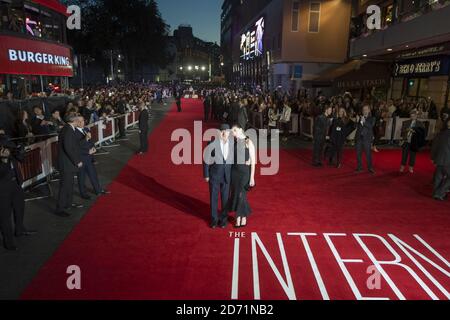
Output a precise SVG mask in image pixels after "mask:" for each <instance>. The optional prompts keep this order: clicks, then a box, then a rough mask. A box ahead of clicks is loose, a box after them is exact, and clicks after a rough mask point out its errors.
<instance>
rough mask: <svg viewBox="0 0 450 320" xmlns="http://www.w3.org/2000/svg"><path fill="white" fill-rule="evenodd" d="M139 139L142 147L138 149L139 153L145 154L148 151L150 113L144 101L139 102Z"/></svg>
mask: <svg viewBox="0 0 450 320" xmlns="http://www.w3.org/2000/svg"><path fill="white" fill-rule="evenodd" d="M139 110H140V114H139V140H140V143H141V147H140V149H139V151H138V154H139V155H143V154H144V153H147V152H148V121H149V119H150V114H149V112H148V109H147V107H146V106H145V103H144V102H141V103H140V104H139Z"/></svg>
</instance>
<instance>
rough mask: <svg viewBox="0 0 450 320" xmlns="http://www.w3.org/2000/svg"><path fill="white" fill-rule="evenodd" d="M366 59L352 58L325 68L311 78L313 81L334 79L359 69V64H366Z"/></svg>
mask: <svg viewBox="0 0 450 320" xmlns="http://www.w3.org/2000/svg"><path fill="white" fill-rule="evenodd" d="M366 63H367V61H363V60H352V61H350V62H347V63H345V64H343V65H340V66H339V67H334V68H331V69H328V70H325V71H324V72H322V73H321V74H319V75H318V77H317V78H315V79H313V81H314V82H316V81H317V82H328V81H334V80H336V79H338V78H340V77H342V76H344V75H346V74H348V73H350V72H352V71H358V70H359V69H361V66H362V65H364V64H366Z"/></svg>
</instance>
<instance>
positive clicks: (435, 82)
mask: <svg viewBox="0 0 450 320" xmlns="http://www.w3.org/2000/svg"><path fill="white" fill-rule="evenodd" d="M449 75H450V56H449V55H436V56H428V57H421V58H415V59H407V60H400V61H397V62H395V63H394V67H393V82H392V98H394V99H400V98H405V97H406V98H410V99H412V100H419V99H421V98H431V99H432V100H433V101H434V102H435V103H436V105H437V107H438V108H442V107H444V106H448V104H449Z"/></svg>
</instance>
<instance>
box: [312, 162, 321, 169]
mask: <svg viewBox="0 0 450 320" xmlns="http://www.w3.org/2000/svg"><path fill="white" fill-rule="evenodd" d="M313 167H316V168H322V167H323V164H321V163H313Z"/></svg>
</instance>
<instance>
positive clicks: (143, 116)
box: [139, 108, 150, 132]
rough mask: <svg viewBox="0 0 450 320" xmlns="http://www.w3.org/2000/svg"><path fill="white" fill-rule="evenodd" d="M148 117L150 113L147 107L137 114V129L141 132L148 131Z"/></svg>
mask: <svg viewBox="0 0 450 320" xmlns="http://www.w3.org/2000/svg"><path fill="white" fill-rule="evenodd" d="M149 118H150V115H149V113H148V109H147V108H145V109H144V110H142V111H141V113H140V114H139V130H141V131H142V132H147V131H148V121H149Z"/></svg>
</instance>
